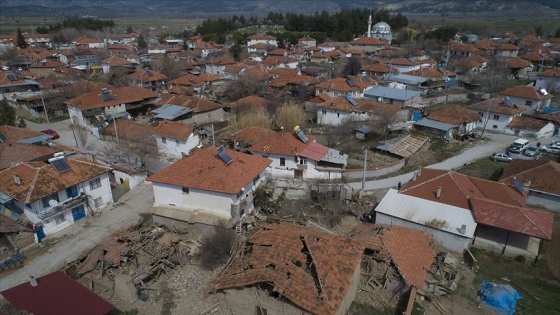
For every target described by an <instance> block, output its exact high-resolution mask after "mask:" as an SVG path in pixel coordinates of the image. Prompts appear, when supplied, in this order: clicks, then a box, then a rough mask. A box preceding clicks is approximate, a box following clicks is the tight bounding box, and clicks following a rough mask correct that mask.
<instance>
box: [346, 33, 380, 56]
mask: <svg viewBox="0 0 560 315" xmlns="http://www.w3.org/2000/svg"><path fill="white" fill-rule="evenodd" d="M388 44H389V43H388V42H387V41H386V40H381V39H377V38H375V37H360V38H356V39H354V40H353V41H351V42H349V43H348V49H350V50H361V51H363V52H365V53H367V54H371V53H376V52H378V51H381V50H383V49H384V48H385V46H387V45H388Z"/></svg>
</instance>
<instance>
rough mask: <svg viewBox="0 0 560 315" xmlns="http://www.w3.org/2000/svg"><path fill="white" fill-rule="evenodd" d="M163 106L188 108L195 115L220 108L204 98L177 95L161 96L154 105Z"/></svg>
mask: <svg viewBox="0 0 560 315" xmlns="http://www.w3.org/2000/svg"><path fill="white" fill-rule="evenodd" d="M165 104H173V105H178V106H183V107H188V108H191V109H192V110H193V111H194V112H195V113H204V112H208V111H212V110H216V109H220V108H222V105H220V104H218V103H216V102H214V101H211V100H207V99H205V98H201V97H197V96H187V95H177V94H162V95H161V98H159V101H158V102H157V103H156V104H155V105H156V106H157V107H161V106H163V105H165Z"/></svg>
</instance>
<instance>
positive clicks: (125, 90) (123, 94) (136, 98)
mask: <svg viewBox="0 0 560 315" xmlns="http://www.w3.org/2000/svg"><path fill="white" fill-rule="evenodd" d="M110 93H111V94H113V95H115V98H114V99H111V100H107V101H104V100H102V99H101V97H100V96H99V95H100V94H101V92H100V91H94V92H89V93H86V94H83V95H80V96H78V97H75V98H73V99H70V100H68V101H66V103H67V104H69V105H72V106H76V107H78V108H79V109H80V110H88V109H95V108H103V107H109V106H117V105H121V104H132V103H138V102H142V101H147V100H150V99H154V98H156V97H157V93H155V92H153V91H151V90H148V89H145V88H143V87H139V86H125V87H120V88H112V89H111V90H110Z"/></svg>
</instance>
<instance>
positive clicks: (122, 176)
mask: <svg viewBox="0 0 560 315" xmlns="http://www.w3.org/2000/svg"><path fill="white" fill-rule="evenodd" d="M113 175H115V181H116V182H117V184H119V185H122V184H124V183H125V182H126V181H128V187H129V188H130V189H133V188H134V187H136V186H138V185H140V184H141V183H143V182H144V180H145V179H146V177H147V176H148V174H147V173H146V172H137V173H132V174H129V173H125V172H123V171H119V170H116V169H114V170H113Z"/></svg>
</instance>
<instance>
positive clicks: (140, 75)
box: [127, 69, 167, 92]
mask: <svg viewBox="0 0 560 315" xmlns="http://www.w3.org/2000/svg"><path fill="white" fill-rule="evenodd" d="M127 80H128V82H129V84H131V85H138V86H141V87H143V88H146V89H149V90H152V91H158V92H161V91H163V90H165V88H166V81H167V76H166V75H164V74H161V73H159V72H157V71H155V70H150V69H143V70H138V71H136V72H134V73H132V74H130V75H129V76H128V77H127Z"/></svg>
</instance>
